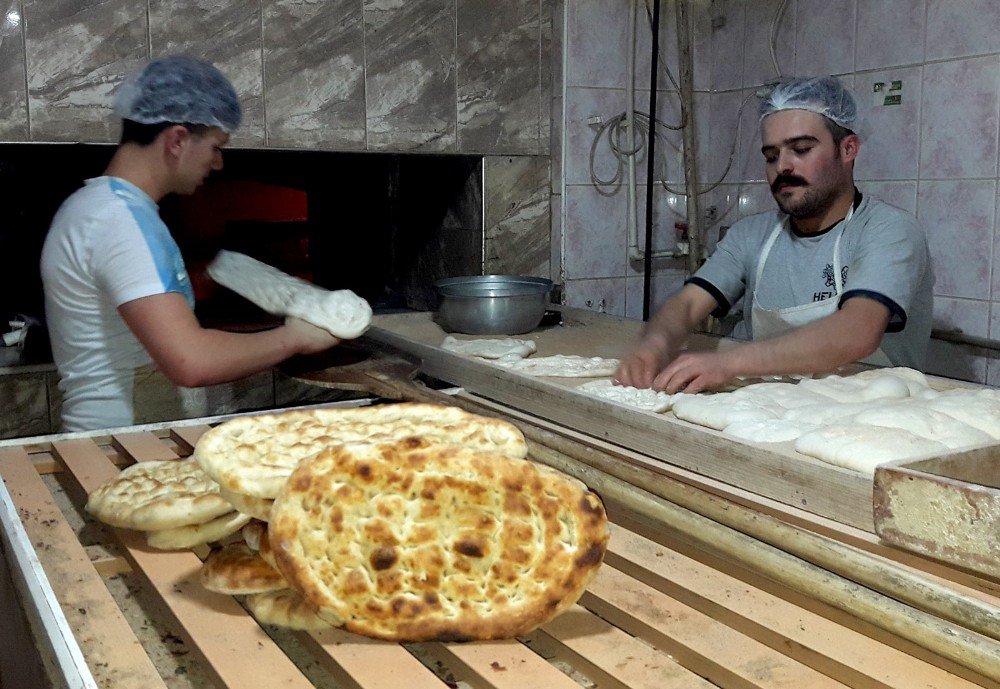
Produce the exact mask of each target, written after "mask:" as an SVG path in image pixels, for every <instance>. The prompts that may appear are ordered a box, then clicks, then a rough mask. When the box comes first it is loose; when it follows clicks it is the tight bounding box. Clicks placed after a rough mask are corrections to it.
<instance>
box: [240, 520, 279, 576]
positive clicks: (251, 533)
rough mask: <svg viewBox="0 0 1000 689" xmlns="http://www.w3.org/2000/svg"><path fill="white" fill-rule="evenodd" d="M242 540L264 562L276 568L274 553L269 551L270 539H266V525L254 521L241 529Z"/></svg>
mask: <svg viewBox="0 0 1000 689" xmlns="http://www.w3.org/2000/svg"><path fill="white" fill-rule="evenodd" d="M242 535H243V540H244V541H245V542H246V544H247V545H248V546H249V547H250V549H251V550H253V551H256V553H257V554H258V555H260V556H261V557H262V558H263V559H264V562H266V563H267V564H269V565H271V566H272V567H274V568H277V567H278V565H277V563H275V561H274V551H273V550H271V539H269V538H268V537H267V523H265V522H262V521H258V520H256V519H254V520H253V521H251V522H250V523H249V524H247V525H246V526H244V527H243V531H242Z"/></svg>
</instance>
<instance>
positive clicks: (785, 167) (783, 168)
mask: <svg viewBox="0 0 1000 689" xmlns="http://www.w3.org/2000/svg"><path fill="white" fill-rule="evenodd" d="M793 169H794V165H793V164H792V156H791V155H790V154H789V153H787V152H785V151H781V152H779V153H778V165H777V170H778V174H779V175H787V174H790V173H791V172H792V170H793Z"/></svg>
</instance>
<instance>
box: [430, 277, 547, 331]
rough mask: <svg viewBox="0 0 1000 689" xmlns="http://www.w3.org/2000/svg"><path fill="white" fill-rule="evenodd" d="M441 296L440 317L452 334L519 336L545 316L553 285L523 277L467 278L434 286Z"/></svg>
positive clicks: (534, 326)
mask: <svg viewBox="0 0 1000 689" xmlns="http://www.w3.org/2000/svg"><path fill="white" fill-rule="evenodd" d="M434 286H435V287H437V289H438V292H439V293H440V294H441V306H440V307H439V309H438V317H439V319H440V321H441V325H442V327H444V329H445V330H448V331H449V332H459V333H466V334H468V335H519V334H521V333H526V332H530V331H532V330H534V329H535V328H537V327H538V324H539V323H540V322H541V320H542V316H544V315H545V305H546V304H547V303H548V298H549V292H550V291H552V281H551V280H546V279H545V278H535V277H526V276H522V275H466V276H462V277H456V278H446V279H444V280H438V281H437V282H435V283H434Z"/></svg>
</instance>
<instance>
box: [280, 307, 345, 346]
mask: <svg viewBox="0 0 1000 689" xmlns="http://www.w3.org/2000/svg"><path fill="white" fill-rule="evenodd" d="M285 328H286V329H287V330H288V332H289V333H290V334H291V336H292V338H293V340H294V342H295V344H296V349H297V351H298V353H299V354H316V353H317V352H322V351H325V350H327V349H329V348H330V347H333V346H335V345H338V344H340V340H339V339H337V338H336V337H334V336H333V335H331V334H330V333H329V332H327V331H326V330H323V328H318V327H316V326H315V325H313V324H312V323H307V322H306V321H304V320H302V319H299V318H293V317H291V316H289V317H288V318H286V319H285Z"/></svg>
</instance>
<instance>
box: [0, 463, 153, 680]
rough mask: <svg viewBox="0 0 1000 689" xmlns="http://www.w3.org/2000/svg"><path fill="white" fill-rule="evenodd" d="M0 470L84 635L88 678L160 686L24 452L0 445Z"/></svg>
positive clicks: (68, 615) (54, 585)
mask: <svg viewBox="0 0 1000 689" xmlns="http://www.w3.org/2000/svg"><path fill="white" fill-rule="evenodd" d="M102 459H104V458H103V456H102ZM104 461H107V460H106V459H104ZM0 473H2V474H3V479H4V482H5V483H6V485H7V490H8V491H9V492H10V495H11V499H12V500H13V501H14V505H15V506H16V507H17V511H18V513H19V515H20V517H21V522H22V523H23V524H24V528H25V531H27V533H28V536H29V538H30V539H31V541H32V543H33V544H34V545H35V552H36V554H37V555H38V559H39V561H40V562H41V563H42V567H43V568H44V569H45V575H46V577H47V578H48V580H49V582H50V584H51V585H52V588H53V590H54V591H55V592H56V596H57V598H58V599H59V605H60V607H61V608H62V611H63V614H64V615H65V616H66V620H67V622H68V623H69V624H70V626H71V627H72V629H73V630H74V633H75V636H76V638H77V639H86V640H87V642H86V644H84V645H83V647H82V649H81V650H82V651H83V653H84V657H85V658H86V660H87V665H88V666H89V667H90V670H91V673H93V675H94V678H95V679H96V680H97V681H98V683H99V684H101V686H109V687H110V686H113V687H122V688H123V689H125V688H133V687H134V688H135V689H146V687H164V686H166V685H165V684H164V683H163V681H162V680H161V679H160V676H159V674H158V673H157V671H156V668H155V667H154V666H153V663H152V661H151V660H150V659H149V657H148V656H147V655H146V652H145V651H144V650H143V648H142V645H141V644H140V643H139V640H138V639H137V638H136V636H135V634H134V633H133V632H132V629H131V627H129V624H128V622H127V621H126V620H125V616H124V615H123V614H122V612H121V610H120V609H119V608H118V604H117V603H116V602H115V600H114V598H112V596H111V593H110V592H109V591H108V589H107V587H106V586H105V585H104V581H103V580H102V579H101V577H100V575H99V574H98V573H97V571H96V570H95V569H94V567H93V566H92V565H91V563H90V558H89V557H88V555H87V552H86V551H85V550H84V548H83V546H82V545H80V541H79V540H78V539H77V537H76V534H75V533H74V532H73V529H72V528H71V527H70V525H69V523H68V522H67V521H66V518H65V517H64V516H63V514H62V512H61V511H60V510H59V507H58V505H56V504H55V501H54V500H53V498H52V494H51V492H50V491H49V489H48V488H47V487H46V485H45V483H44V482H43V481H42V479H41V477H40V476H39V475H38V472H37V471H36V470H35V467H34V465H33V464H32V463H31V460H30V459H29V458H28V455H27V454H26V453H25V452H24V451H23V450H18V449H6V450H0Z"/></svg>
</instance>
